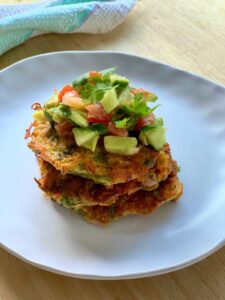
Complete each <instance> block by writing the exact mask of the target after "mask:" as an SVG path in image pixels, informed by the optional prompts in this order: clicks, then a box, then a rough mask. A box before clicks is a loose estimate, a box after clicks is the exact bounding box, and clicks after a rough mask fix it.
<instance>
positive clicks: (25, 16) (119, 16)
mask: <svg viewBox="0 0 225 300" xmlns="http://www.w3.org/2000/svg"><path fill="white" fill-rule="evenodd" d="M135 1H136V0H98V1H91V0H55V1H53V0H48V1H42V2H38V3H34V4H20V5H0V55H1V54H3V53H4V52H6V51H8V50H9V49H11V48H13V47H15V46H17V45H19V44H21V43H23V42H24V41H26V40H27V39H29V38H30V37H32V36H36V35H39V34H43V33H47V32H57V33H71V32H85V33H92V34H96V33H105V32H108V31H111V30H113V29H114V28H115V27H116V26H118V25H119V24H120V23H121V22H122V21H123V20H124V18H125V17H126V16H127V14H128V13H129V11H130V10H131V8H132V7H133V6H134V4H135Z"/></svg>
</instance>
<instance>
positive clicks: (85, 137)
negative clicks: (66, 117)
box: [73, 128, 99, 152]
mask: <svg viewBox="0 0 225 300" xmlns="http://www.w3.org/2000/svg"><path fill="white" fill-rule="evenodd" d="M73 134H74V137H75V140H76V143H77V145H78V146H82V147H84V148H86V149H89V150H91V151H92V152H94V151H95V148H96V145H97V142H98V139H99V134H98V133H97V132H96V131H93V130H91V129H88V128H74V129H73Z"/></svg>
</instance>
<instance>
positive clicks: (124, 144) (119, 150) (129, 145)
mask: <svg viewBox="0 0 225 300" xmlns="http://www.w3.org/2000/svg"><path fill="white" fill-rule="evenodd" d="M137 143H138V142H137V139H136V138H134V137H121V136H105V137H104V146H105V149H106V151H107V152H110V153H116V154H120V155H134V154H136V153H137V152H138V151H139V148H137Z"/></svg>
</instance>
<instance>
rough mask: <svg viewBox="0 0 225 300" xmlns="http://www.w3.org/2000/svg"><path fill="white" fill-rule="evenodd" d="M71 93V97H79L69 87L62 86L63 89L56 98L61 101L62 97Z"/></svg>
mask: <svg viewBox="0 0 225 300" xmlns="http://www.w3.org/2000/svg"><path fill="white" fill-rule="evenodd" d="M68 92H71V93H72V94H73V96H75V97H79V94H78V93H77V91H76V90H75V89H74V88H73V87H72V86H70V85H66V86H64V88H63V89H62V90H61V92H59V95H58V98H59V101H62V98H63V96H64V95H65V94H66V93H68Z"/></svg>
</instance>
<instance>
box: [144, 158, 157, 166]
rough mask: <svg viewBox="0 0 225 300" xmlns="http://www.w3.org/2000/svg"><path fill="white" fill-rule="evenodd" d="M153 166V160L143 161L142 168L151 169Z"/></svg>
mask: <svg viewBox="0 0 225 300" xmlns="http://www.w3.org/2000/svg"><path fill="white" fill-rule="evenodd" d="M154 164H155V160H153V159H146V160H145V161H144V166H145V167H147V168H152V167H153V166H154Z"/></svg>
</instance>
